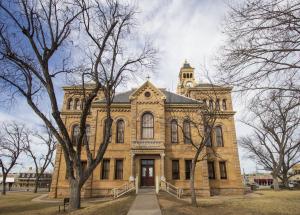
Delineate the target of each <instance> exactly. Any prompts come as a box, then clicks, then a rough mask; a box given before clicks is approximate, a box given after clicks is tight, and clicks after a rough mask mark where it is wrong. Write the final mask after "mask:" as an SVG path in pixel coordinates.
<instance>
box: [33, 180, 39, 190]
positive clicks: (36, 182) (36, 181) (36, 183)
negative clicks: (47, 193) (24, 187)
mask: <svg viewBox="0 0 300 215" xmlns="http://www.w3.org/2000/svg"><path fill="white" fill-rule="evenodd" d="M38 185H39V178H38V177H36V178H35V182H34V189H33V192H34V193H37V190H38Z"/></svg>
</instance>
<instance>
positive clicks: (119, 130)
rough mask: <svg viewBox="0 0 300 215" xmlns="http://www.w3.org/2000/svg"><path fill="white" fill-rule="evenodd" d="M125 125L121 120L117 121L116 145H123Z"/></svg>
mask: <svg viewBox="0 0 300 215" xmlns="http://www.w3.org/2000/svg"><path fill="white" fill-rule="evenodd" d="M124 130H125V123H124V120H123V119H119V120H118V121H117V143H124Z"/></svg>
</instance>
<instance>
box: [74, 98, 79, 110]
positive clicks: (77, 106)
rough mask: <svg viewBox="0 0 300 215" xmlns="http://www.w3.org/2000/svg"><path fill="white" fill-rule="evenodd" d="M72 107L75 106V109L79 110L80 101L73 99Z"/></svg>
mask: <svg viewBox="0 0 300 215" xmlns="http://www.w3.org/2000/svg"><path fill="white" fill-rule="evenodd" d="M74 107H75V110H80V101H79V99H75V105H74Z"/></svg>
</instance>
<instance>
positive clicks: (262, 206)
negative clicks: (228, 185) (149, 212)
mask: <svg viewBox="0 0 300 215" xmlns="http://www.w3.org/2000/svg"><path fill="white" fill-rule="evenodd" d="M159 204H160V206H161V209H162V213H163V214H164V215H169V214H170V215H171V214H172V215H177V214H183V215H184V214H188V215H193V214H205V215H214V214H223V215H258V214H263V215H279V214H287V215H299V214H300V191H279V192H274V191H271V190H270V191H257V192H256V193H253V194H249V195H245V196H231V197H229V196H226V197H225V196H216V197H211V198H204V199H203V198H202V199H199V207H198V208H194V207H191V206H190V205H189V203H188V202H186V201H182V200H177V199H175V198H173V197H171V196H169V195H168V194H166V193H162V194H160V195H159Z"/></svg>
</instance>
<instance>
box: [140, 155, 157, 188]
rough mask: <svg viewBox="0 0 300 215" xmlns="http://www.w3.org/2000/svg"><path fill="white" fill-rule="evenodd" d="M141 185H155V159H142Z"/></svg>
mask: <svg viewBox="0 0 300 215" xmlns="http://www.w3.org/2000/svg"><path fill="white" fill-rule="evenodd" d="M141 186H154V160H150V159H147V160H146V159H143V160H141Z"/></svg>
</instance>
